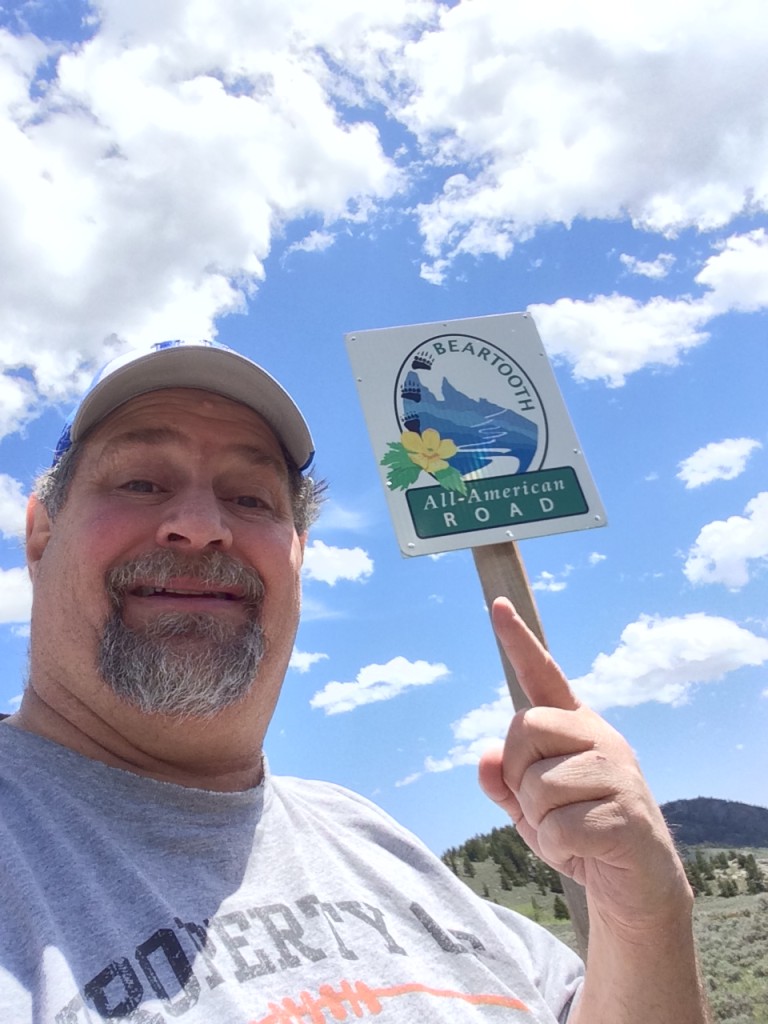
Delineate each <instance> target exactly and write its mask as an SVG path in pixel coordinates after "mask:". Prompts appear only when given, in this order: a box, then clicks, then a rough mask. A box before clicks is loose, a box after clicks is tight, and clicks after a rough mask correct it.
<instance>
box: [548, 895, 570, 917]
mask: <svg viewBox="0 0 768 1024" xmlns="http://www.w3.org/2000/svg"><path fill="white" fill-rule="evenodd" d="M552 909H553V910H554V913H555V920H556V921H570V919H571V915H570V913H569V912H568V906H567V904H566V902H565V900H563V899H561V898H560V897H559V896H558V895H555V902H554V903H553V905H552Z"/></svg>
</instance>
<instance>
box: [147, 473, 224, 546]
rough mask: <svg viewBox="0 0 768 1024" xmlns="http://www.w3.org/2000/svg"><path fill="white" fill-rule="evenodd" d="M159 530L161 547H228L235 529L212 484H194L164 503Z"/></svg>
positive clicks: (158, 539) (158, 536) (158, 540)
mask: <svg viewBox="0 0 768 1024" xmlns="http://www.w3.org/2000/svg"><path fill="white" fill-rule="evenodd" d="M164 511H165V515H164V516H163V520H162V522H161V524H160V527H159V529H158V532H157V543H158V544H159V546H160V547H174V548H184V549H185V550H192V551H204V550H205V549H206V548H209V547H212V548H217V549H219V550H222V551H227V550H229V548H230V547H231V546H232V531H231V530H230V528H229V525H228V523H227V520H226V516H225V515H224V512H223V510H222V508H221V505H220V503H219V501H218V499H217V497H216V495H215V494H214V493H213V491H211V490H210V489H208V488H202V487H201V488H194V489H189V490H185V491H183V492H182V493H179V494H177V495H175V496H174V497H173V498H172V499H171V501H170V502H168V503H167V504H166V505H165V507H164Z"/></svg>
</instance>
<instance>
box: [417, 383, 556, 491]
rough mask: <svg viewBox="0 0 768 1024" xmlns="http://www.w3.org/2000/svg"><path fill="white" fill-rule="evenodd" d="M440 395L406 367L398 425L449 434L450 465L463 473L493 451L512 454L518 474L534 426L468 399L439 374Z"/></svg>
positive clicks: (532, 449) (531, 449)
mask: <svg viewBox="0 0 768 1024" xmlns="http://www.w3.org/2000/svg"><path fill="white" fill-rule="evenodd" d="M442 392H443V397H442V398H437V396H436V395H434V394H433V393H432V392H431V391H430V390H429V388H428V387H427V385H426V384H424V383H422V381H421V378H420V377H419V375H418V373H416V372H415V371H414V370H410V371H409V373H408V375H407V377H406V378H405V381H404V382H403V385H402V387H401V389H400V397H401V399H402V402H403V425H404V428H405V429H406V430H414V431H416V433H418V434H421V433H423V432H424V431H425V430H427V429H428V428H429V427H432V428H433V429H434V430H436V431H437V432H438V433H439V434H440V437H442V438H450V439H451V440H452V441H453V442H454V444H455V445H456V447H457V448H458V449H459V451H458V453H457V454H456V455H454V456H453V458H452V459H451V465H452V466H455V467H456V469H457V470H458V471H459V473H461V475H462V476H466V475H467V474H468V473H472V472H475V471H476V470H478V469H484V468H485V467H486V466H487V465H489V464H490V462H491V460H492V459H493V458H494V457H496V456H502V455H512V456H514V457H515V458H517V459H519V460H520V467H519V469H518V472H520V473H524V472H525V471H526V470H527V469H528V467H529V466H530V464H531V461H532V460H533V456H534V455H535V454H536V447H537V444H538V438H539V429H538V427H537V426H536V424H535V423H533V422H531V420H528V419H526V418H525V416H520V415H519V413H516V412H512V410H511V409H505V408H503V407H502V406H500V405H494V403H493V402H489V401H488V400H487V399H486V398H469V397H468V396H467V395H465V394H462V392H461V391H459V390H458V388H455V387H454V386H453V385H452V384H451V383H450V381H449V380H448V379H447V378H446V377H443V382H442Z"/></svg>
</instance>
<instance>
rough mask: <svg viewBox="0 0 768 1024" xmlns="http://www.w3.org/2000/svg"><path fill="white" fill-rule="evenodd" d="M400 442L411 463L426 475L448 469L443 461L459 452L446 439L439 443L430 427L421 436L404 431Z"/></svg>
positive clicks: (434, 431) (436, 433)
mask: <svg viewBox="0 0 768 1024" xmlns="http://www.w3.org/2000/svg"><path fill="white" fill-rule="evenodd" d="M400 441H401V443H402V445H403V448H405V450H406V451H407V452H408V458H409V459H410V460H411V462H414V463H415V464H416V465H417V466H419V467H420V468H421V469H424V470H426V472H427V473H439V472H440V470H441V469H448V463H447V462H446V461H445V460H446V459H450V458H451V456H452V455H455V454H456V452H457V451H458V450H459V449H458V448H457V447H456V445H455V444H454V443H453V441H451V440H449V439H448V438H445V440H442V441H441V440H440V435H439V434H438V432H437V431H436V430H434V429H433V428H432V427H429V428H428V429H427V430H425V431H424V433H423V434H417V433H416V431H415V430H404V431H403V433H402V435H401V437H400Z"/></svg>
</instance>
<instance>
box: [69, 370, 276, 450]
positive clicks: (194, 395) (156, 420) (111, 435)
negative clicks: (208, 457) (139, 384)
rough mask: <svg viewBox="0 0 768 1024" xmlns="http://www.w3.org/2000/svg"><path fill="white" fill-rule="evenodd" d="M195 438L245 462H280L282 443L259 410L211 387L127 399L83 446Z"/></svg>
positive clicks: (186, 442) (125, 446) (148, 443)
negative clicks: (214, 444)
mask: <svg viewBox="0 0 768 1024" xmlns="http://www.w3.org/2000/svg"><path fill="white" fill-rule="evenodd" d="M200 438H204V439H206V440H207V441H208V442H214V443H216V444H217V445H218V446H219V447H221V448H226V449H227V450H229V451H232V452H233V453H237V454H239V455H241V456H242V457H243V458H245V459H248V460H249V461H251V462H261V463H264V462H274V463H275V464H277V465H279V466H280V467H281V468H282V469H283V470H284V469H285V468H286V458H285V449H284V446H283V445H282V443H281V442H280V439H279V438H278V437H277V435H276V434H275V432H274V431H273V430H272V428H271V426H270V425H269V423H268V422H267V421H266V420H265V419H264V417H263V416H261V415H259V414H258V413H257V412H255V411H254V410H253V409H250V408H248V407H247V406H246V405H243V404H241V403H240V402H236V401H234V400H232V399H230V398H225V397H224V396H222V395H218V394H216V393H215V392H210V391H202V390H198V389H193V388H168V389H164V390H158V391H153V392H149V393H147V394H144V395H139V396H138V397H136V398H132V399H130V400H129V401H128V402H125V403H124V404H123V405H121V406H119V407H118V408H117V409H115V410H114V411H113V412H112V413H110V415H109V416H107V417H106V418H105V419H104V420H103V421H102V422H101V423H99V424H98V425H97V426H96V427H94V428H93V430H92V431H91V432H90V434H89V436H88V437H87V438H86V439H85V440H86V447H88V448H91V449H92V450H93V449H94V448H98V449H99V450H100V453H102V454H105V455H115V454H119V452H120V451H121V450H129V449H131V448H137V447H140V446H148V447H151V446H155V447H159V446H161V445H170V444H179V445H190V444H192V443H193V442H195V441H197V440H199V439H200Z"/></svg>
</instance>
